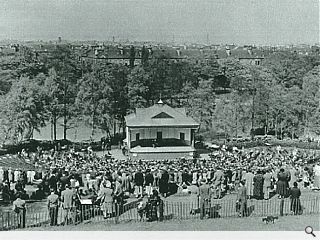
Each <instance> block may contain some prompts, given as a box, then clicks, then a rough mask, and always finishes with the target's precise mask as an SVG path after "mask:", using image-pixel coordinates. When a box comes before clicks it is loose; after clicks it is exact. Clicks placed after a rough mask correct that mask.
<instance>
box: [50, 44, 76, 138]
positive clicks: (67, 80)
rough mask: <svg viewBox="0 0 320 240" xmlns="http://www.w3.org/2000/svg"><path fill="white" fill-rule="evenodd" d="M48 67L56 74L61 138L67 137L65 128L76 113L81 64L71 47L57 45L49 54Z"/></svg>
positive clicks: (66, 128)
mask: <svg viewBox="0 0 320 240" xmlns="http://www.w3.org/2000/svg"><path fill="white" fill-rule="evenodd" d="M51 55H52V56H51V61H50V63H49V67H50V68H54V69H55V71H56V74H57V76H58V77H57V80H58V81H57V84H58V88H59V89H60V91H61V93H62V96H61V97H59V98H58V100H59V105H60V106H63V110H62V111H61V112H59V113H60V114H61V117H63V138H64V139H67V130H68V129H69V128H71V127H72V125H73V124H72V120H73V119H74V117H75V116H76V115H77V112H76V111H75V110H76V108H75V104H74V103H75V98H76V96H77V91H78V86H77V82H78V79H79V78H81V76H82V69H81V65H80V64H79V62H78V61H77V57H76V55H75V54H74V52H73V51H71V48H70V47H69V46H66V45H57V46H56V48H55V50H54V51H53V52H52V54H51Z"/></svg>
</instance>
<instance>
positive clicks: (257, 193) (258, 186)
mask: <svg viewBox="0 0 320 240" xmlns="http://www.w3.org/2000/svg"><path fill="white" fill-rule="evenodd" d="M263 181H264V179H263V175H262V174H257V175H256V176H254V178H253V184H254V187H253V196H254V197H256V198H257V199H262V198H263Z"/></svg>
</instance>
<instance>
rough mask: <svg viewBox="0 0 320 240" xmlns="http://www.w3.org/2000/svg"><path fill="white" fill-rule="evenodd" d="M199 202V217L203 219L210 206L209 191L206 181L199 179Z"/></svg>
mask: <svg viewBox="0 0 320 240" xmlns="http://www.w3.org/2000/svg"><path fill="white" fill-rule="evenodd" d="M199 203H200V219H203V218H204V217H205V216H206V214H207V213H208V210H210V206H211V191H210V186H209V185H208V184H207V181H206V180H205V179H204V178H203V179H201V185H200V187H199Z"/></svg>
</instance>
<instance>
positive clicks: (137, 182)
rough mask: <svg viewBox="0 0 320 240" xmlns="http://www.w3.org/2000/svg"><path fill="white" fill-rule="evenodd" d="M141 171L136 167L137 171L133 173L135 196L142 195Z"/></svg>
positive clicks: (142, 180)
mask: <svg viewBox="0 0 320 240" xmlns="http://www.w3.org/2000/svg"><path fill="white" fill-rule="evenodd" d="M143 182H144V179H143V173H142V172H141V170H140V169H138V172H136V174H135V175H134V183H135V195H136V197H137V198H139V197H142V196H143Z"/></svg>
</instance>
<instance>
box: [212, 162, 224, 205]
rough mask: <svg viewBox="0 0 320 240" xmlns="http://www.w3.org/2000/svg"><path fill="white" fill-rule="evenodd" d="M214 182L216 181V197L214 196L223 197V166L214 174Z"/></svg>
mask: <svg viewBox="0 0 320 240" xmlns="http://www.w3.org/2000/svg"><path fill="white" fill-rule="evenodd" d="M212 180H213V182H214V190H215V197H214V198H218V199H220V198H221V191H222V183H223V181H224V174H223V172H222V171H221V168H220V167H218V168H217V171H216V172H215V173H214V175H213V179H212Z"/></svg>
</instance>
